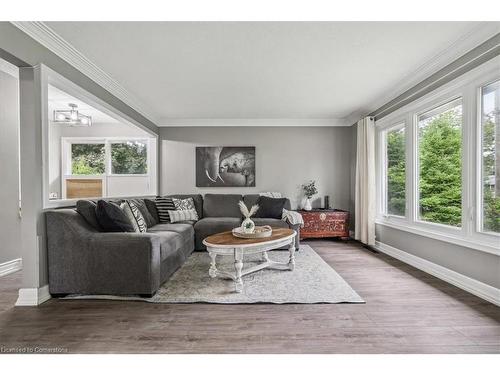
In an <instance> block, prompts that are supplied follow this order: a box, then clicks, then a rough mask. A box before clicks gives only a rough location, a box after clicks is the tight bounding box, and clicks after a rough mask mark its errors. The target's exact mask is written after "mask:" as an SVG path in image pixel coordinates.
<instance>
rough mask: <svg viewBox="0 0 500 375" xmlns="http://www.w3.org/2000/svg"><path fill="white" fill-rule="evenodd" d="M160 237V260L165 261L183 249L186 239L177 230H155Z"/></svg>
mask: <svg viewBox="0 0 500 375" xmlns="http://www.w3.org/2000/svg"><path fill="white" fill-rule="evenodd" d="M154 234H155V235H156V236H158V237H159V238H160V260H161V261H164V260H165V259H166V258H167V257H169V256H171V255H172V254H174V253H177V252H179V251H182V249H183V247H184V245H185V243H186V242H185V241H184V240H183V238H182V235H180V234H179V233H176V232H170V231H164V232H154Z"/></svg>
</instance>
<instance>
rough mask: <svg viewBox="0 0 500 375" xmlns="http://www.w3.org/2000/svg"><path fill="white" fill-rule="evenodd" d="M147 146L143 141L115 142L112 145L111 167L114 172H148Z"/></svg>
mask: <svg viewBox="0 0 500 375" xmlns="http://www.w3.org/2000/svg"><path fill="white" fill-rule="evenodd" d="M147 161H148V157H147V148H146V145H145V144H144V143H141V142H126V143H114V144H112V145H111V167H112V170H113V173H114V174H146V173H148V166H147V164H148V163H147Z"/></svg>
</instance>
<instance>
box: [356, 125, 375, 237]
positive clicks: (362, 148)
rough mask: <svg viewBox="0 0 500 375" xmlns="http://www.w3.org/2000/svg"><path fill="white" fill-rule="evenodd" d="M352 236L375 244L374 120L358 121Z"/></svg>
mask: <svg viewBox="0 0 500 375" xmlns="http://www.w3.org/2000/svg"><path fill="white" fill-rule="evenodd" d="M355 194H356V195H355V201H354V204H355V215H354V216H355V233H354V238H355V239H356V240H358V241H361V242H362V243H364V244H367V245H370V246H371V245H375V121H374V120H373V118H371V117H365V118H364V119H361V120H359V121H358V132H357V148H356V193H355Z"/></svg>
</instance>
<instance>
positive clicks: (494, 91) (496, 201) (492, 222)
mask: <svg viewBox="0 0 500 375" xmlns="http://www.w3.org/2000/svg"><path fill="white" fill-rule="evenodd" d="M481 107H482V108H481V114H482V116H481V128H482V132H481V133H482V150H481V156H482V186H483V194H482V196H483V202H482V222H483V228H482V230H483V231H485V232H495V233H499V232H500V155H499V153H500V151H499V147H498V146H499V143H500V118H499V117H500V81H497V82H494V83H492V84H490V85H488V86H485V87H483V89H482V101H481Z"/></svg>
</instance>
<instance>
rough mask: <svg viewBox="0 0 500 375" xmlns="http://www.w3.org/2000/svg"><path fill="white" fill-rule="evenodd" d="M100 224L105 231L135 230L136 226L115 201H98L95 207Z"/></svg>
mask: <svg viewBox="0 0 500 375" xmlns="http://www.w3.org/2000/svg"><path fill="white" fill-rule="evenodd" d="M95 213H96V217H97V221H98V222H99V226H100V227H101V228H102V229H103V231H105V232H134V231H135V230H134V226H133V225H132V222H131V221H130V219H129V218H128V217H127V215H126V214H125V212H123V210H122V209H121V208H120V206H118V205H117V204H115V203H111V202H106V201H104V200H99V201H97V207H96V209H95Z"/></svg>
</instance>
